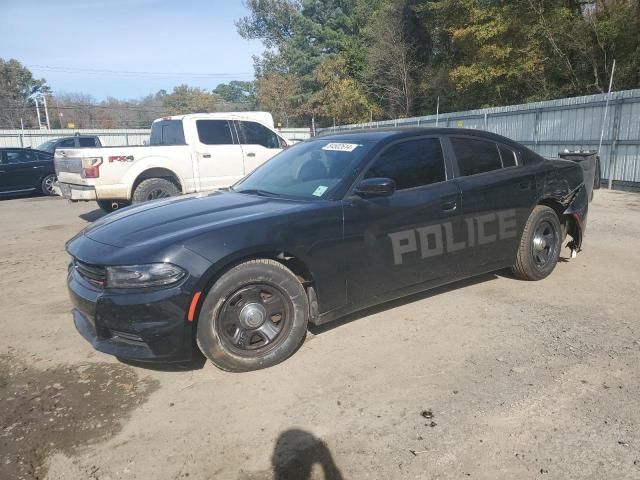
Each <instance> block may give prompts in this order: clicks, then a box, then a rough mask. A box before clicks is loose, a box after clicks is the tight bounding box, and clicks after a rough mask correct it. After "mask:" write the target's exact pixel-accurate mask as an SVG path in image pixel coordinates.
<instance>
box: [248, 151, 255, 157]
mask: <svg viewBox="0 0 640 480" xmlns="http://www.w3.org/2000/svg"><path fill="white" fill-rule="evenodd" d="M255 156H256V154H255V153H253V152H249V153H247V157H255Z"/></svg>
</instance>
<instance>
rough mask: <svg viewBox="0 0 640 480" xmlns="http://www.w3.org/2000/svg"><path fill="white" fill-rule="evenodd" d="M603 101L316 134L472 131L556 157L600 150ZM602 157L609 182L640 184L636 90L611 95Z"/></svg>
mask: <svg viewBox="0 0 640 480" xmlns="http://www.w3.org/2000/svg"><path fill="white" fill-rule="evenodd" d="M606 100H607V94H599V95H587V96H583V97H573V98H562V99H558V100H549V101H544V102H534V103H528V104H524V105H510V106H506V107H492V108H485V109H479V110H470V111H467V112H453V113H445V114H442V115H439V116H436V115H427V116H423V117H413V118H401V119H397V120H387V121H379V122H370V123H363V124H355V125H343V126H339V127H332V128H326V129H322V130H321V131H320V134H321V135H323V134H327V133H331V132H335V131H342V130H352V129H357V128H384V127H393V126H399V127H400V126H421V127H435V126H440V127H458V128H475V129H479V130H487V131H490V132H494V133H497V134H500V135H504V136H505V137H508V138H512V139H513V140H516V141H518V142H520V143H522V144H524V145H526V146H527V147H529V148H531V149H532V150H534V151H536V152H538V153H539V154H541V155H544V156H547V157H556V156H557V155H558V152H560V151H562V150H565V149H568V150H578V149H583V150H597V149H598V145H599V143H600V134H601V131H602V125H603V121H604V113H605V106H606ZM600 157H601V159H602V175H603V177H604V178H608V176H609V172H611V176H612V179H613V180H616V181H624V182H634V183H638V182H640V90H625V91H620V92H613V93H612V94H611V97H610V103H609V110H608V113H607V118H606V121H605V122H604V138H603V142H602V148H601V150H600ZM611 165H613V168H612V169H611V170H610V166H611Z"/></svg>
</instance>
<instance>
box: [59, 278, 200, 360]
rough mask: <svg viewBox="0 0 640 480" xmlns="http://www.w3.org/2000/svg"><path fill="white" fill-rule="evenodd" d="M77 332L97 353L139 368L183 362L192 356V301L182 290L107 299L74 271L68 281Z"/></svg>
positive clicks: (126, 295)
mask: <svg viewBox="0 0 640 480" xmlns="http://www.w3.org/2000/svg"><path fill="white" fill-rule="evenodd" d="M67 283H68V288H69V294H70V297H71V302H72V304H73V311H72V312H73V321H74V324H75V326H76V329H77V330H78V332H79V333H80V334H81V335H82V336H83V337H84V338H85V339H86V340H87V341H88V342H89V343H91V345H92V346H93V347H94V348H95V349H96V350H98V351H100V352H103V353H108V354H110V355H114V356H116V357H119V358H122V359H127V360H136V361H141V362H181V361H187V360H190V359H191V358H192V355H193V329H192V325H191V323H190V322H188V321H187V319H186V317H187V314H186V312H187V309H188V305H189V300H190V295H189V294H187V293H185V292H184V291H183V290H182V288H181V285H180V284H179V285H178V286H176V287H172V288H168V289H162V290H148V291H139V292H124V293H121V292H118V293H110V292H108V291H106V290H102V289H99V288H97V287H94V286H93V285H91V284H90V283H89V282H87V281H86V280H85V279H84V278H83V277H82V276H81V275H80V274H79V273H78V272H77V271H76V270H75V269H74V268H70V269H69V274H68V278H67Z"/></svg>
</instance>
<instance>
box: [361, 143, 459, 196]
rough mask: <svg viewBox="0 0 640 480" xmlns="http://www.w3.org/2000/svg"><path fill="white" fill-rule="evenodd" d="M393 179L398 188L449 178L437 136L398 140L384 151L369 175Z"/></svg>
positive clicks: (417, 185)
mask: <svg viewBox="0 0 640 480" xmlns="http://www.w3.org/2000/svg"><path fill="white" fill-rule="evenodd" d="M373 177H383V178H391V179H393V180H394V181H395V182H396V188H397V189H398V190H404V189H407V188H414V187H421V186H423V185H429V184H432V183H437V182H443V181H444V180H446V175H445V167H444V155H443V154H442V146H441V145H440V140H439V139H438V138H421V139H419V140H409V141H406V142H402V143H398V144H396V145H393V146H391V147H389V148H388V149H387V150H385V151H384V152H383V153H382V155H380V157H378V159H377V160H376V161H375V163H374V164H373V166H372V167H371V168H370V169H369V171H368V172H367V174H366V178H373Z"/></svg>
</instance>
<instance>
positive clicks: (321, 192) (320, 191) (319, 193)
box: [313, 185, 329, 197]
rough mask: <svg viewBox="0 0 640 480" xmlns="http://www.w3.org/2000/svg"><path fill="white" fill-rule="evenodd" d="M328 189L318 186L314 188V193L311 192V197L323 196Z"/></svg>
mask: <svg viewBox="0 0 640 480" xmlns="http://www.w3.org/2000/svg"><path fill="white" fill-rule="evenodd" d="M328 189H329V187H325V186H324V185H320V186H319V187H318V188H316V190H315V192H313V196H314V197H321V196H322V195H324V192H326V191H327V190H328Z"/></svg>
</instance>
